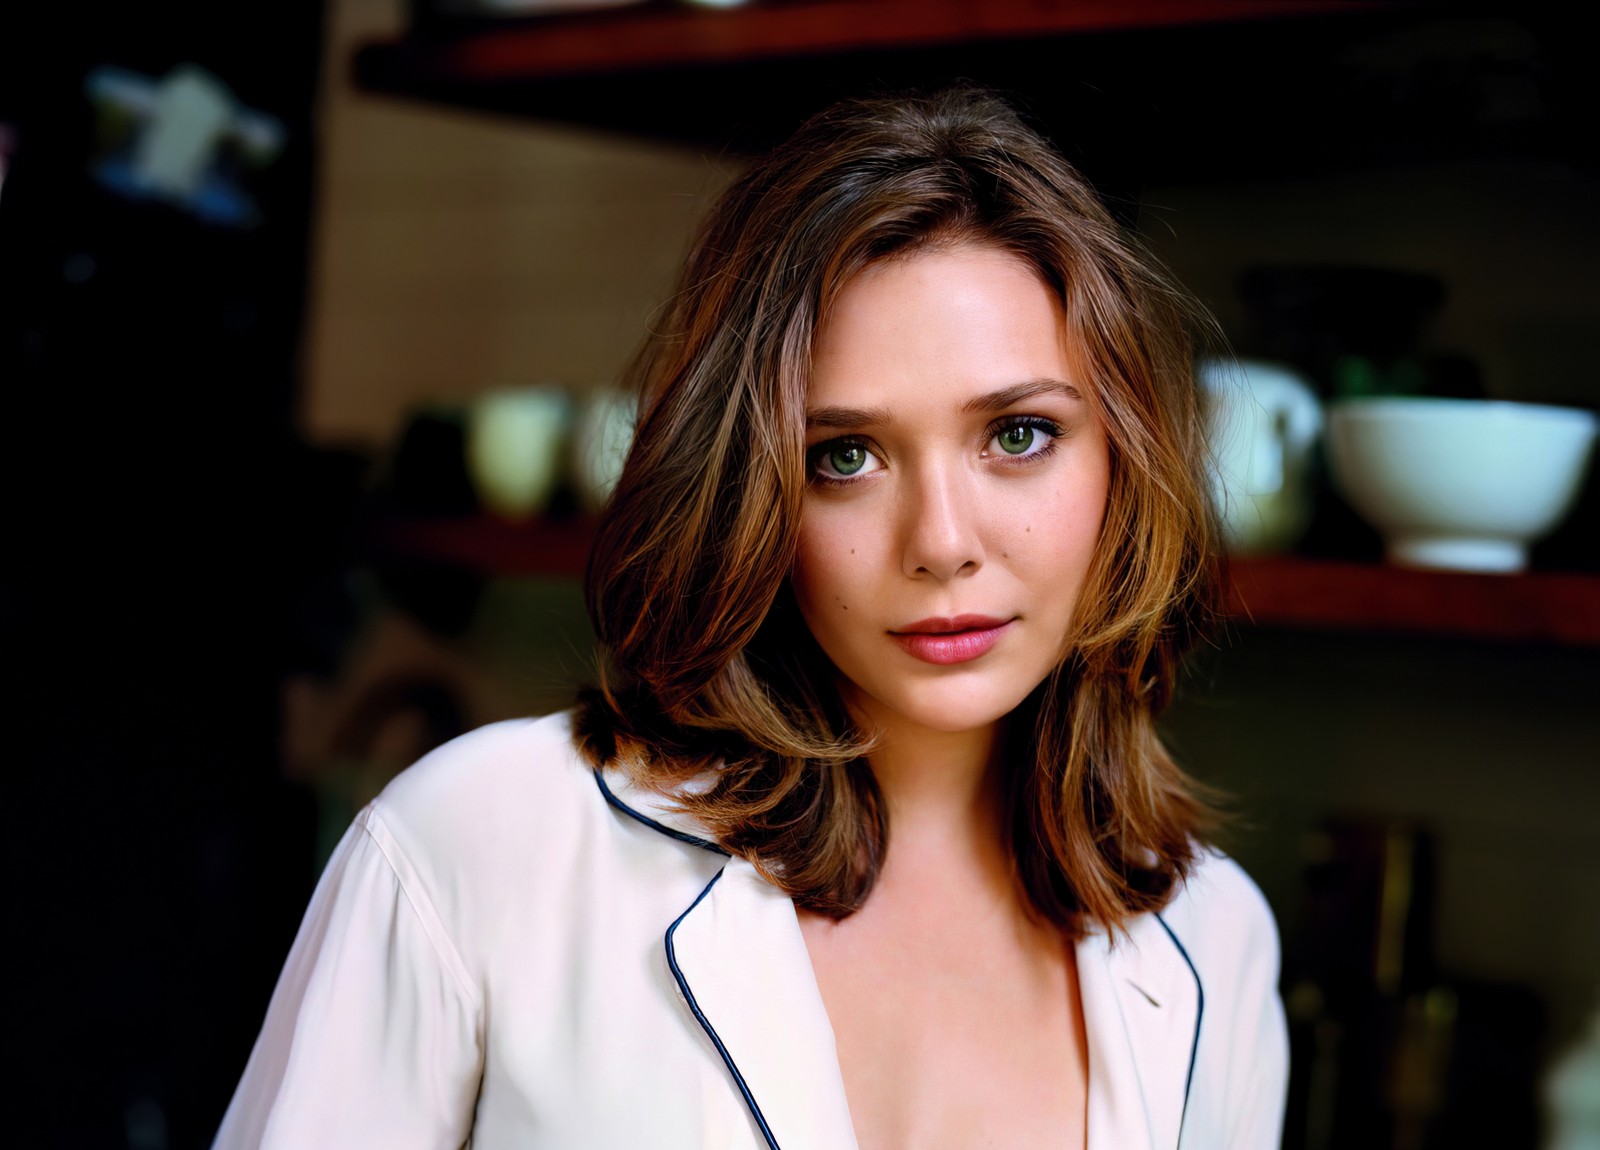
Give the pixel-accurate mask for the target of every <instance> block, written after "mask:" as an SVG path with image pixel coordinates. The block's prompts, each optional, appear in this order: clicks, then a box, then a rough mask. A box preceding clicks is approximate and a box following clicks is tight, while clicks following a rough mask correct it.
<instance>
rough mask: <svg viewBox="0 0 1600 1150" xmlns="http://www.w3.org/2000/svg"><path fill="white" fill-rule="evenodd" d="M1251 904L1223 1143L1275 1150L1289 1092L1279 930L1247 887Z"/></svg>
mask: <svg viewBox="0 0 1600 1150" xmlns="http://www.w3.org/2000/svg"><path fill="white" fill-rule="evenodd" d="M1251 893H1252V895H1253V896H1254V902H1255V904H1256V905H1255V906H1254V907H1253V912H1254V913H1252V914H1251V915H1250V916H1249V918H1248V921H1247V924H1246V926H1245V930H1244V937H1245V939H1246V940H1247V942H1246V945H1245V946H1244V948H1243V953H1244V961H1243V964H1242V967H1241V969H1240V971H1239V982H1238V992H1237V996H1236V998H1235V1012H1234V1016H1233V1019H1232V1027H1233V1035H1234V1049H1233V1051H1232V1054H1231V1057H1230V1067H1229V1079H1230V1089H1229V1102H1230V1105H1229V1111H1230V1113H1229V1126H1230V1136H1229V1138H1228V1140H1227V1143H1226V1145H1228V1146H1229V1147H1237V1148H1240V1150H1243V1148H1245V1147H1251V1148H1255V1150H1277V1147H1278V1145H1279V1144H1280V1142H1281V1141H1282V1137H1283V1117H1284V1106H1285V1103H1286V1101H1287V1097H1288V1091H1289V1028H1288V1024H1287V1022H1286V1021H1285V1019H1284V1012H1283V999H1282V998H1281V997H1280V996H1279V994H1278V964H1279V944H1278V928H1277V924H1276V922H1275V921H1274V919H1273V917H1272V912H1271V910H1269V909H1268V907H1267V905H1266V900H1265V899H1262V898H1261V896H1260V894H1259V893H1258V892H1256V891H1255V890H1254V888H1253V887H1252V888H1251Z"/></svg>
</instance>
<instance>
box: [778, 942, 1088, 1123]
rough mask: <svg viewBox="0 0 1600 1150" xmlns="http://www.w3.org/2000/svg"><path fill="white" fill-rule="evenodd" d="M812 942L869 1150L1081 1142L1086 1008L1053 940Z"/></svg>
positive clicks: (1065, 955)
mask: <svg viewBox="0 0 1600 1150" xmlns="http://www.w3.org/2000/svg"><path fill="white" fill-rule="evenodd" d="M852 927H853V928H856V929H850V928H852ZM802 931H803V933H804V934H805V937H806V943H807V947H808V949H809V950H810V953H811V960H812V967H813V969H814V970H815V972H816V976H817V984H818V987H819V988H820V990H821V992H822V998H823V1002H824V1004H825V1005H826V1007H827V1010H828V1017H829V1020H830V1022H831V1023H832V1025H833V1031H834V1038H835V1041H836V1044H837V1049H838V1055H839V1068H840V1072H841V1074H842V1076H843V1079H844V1086H845V1094H846V1096H847V1098H848V1100H849V1104H850V1115H851V1119H852V1122H853V1124H854V1126H855V1130H856V1137H857V1140H858V1142H859V1144H860V1146H861V1150H899V1148H902V1147H918V1148H937V1147H946V1146H948V1147H976V1146H997V1147H998V1146H1004V1147H1007V1148H1015V1150H1027V1148H1030V1147H1035V1146H1039V1147H1044V1146H1049V1147H1052V1148H1059V1147H1063V1146H1069V1147H1070V1146H1082V1145H1084V1140H1085V1115H1086V1112H1087V1101H1088V1055H1087V1043H1086V1038H1085V1033H1084V1022H1083V1009H1082V1002H1081V998H1080V996H1079V992H1078V980H1077V971H1076V966H1075V963H1074V960H1073V951H1072V947H1071V945H1070V944H1068V943H1067V942H1066V941H1065V940H1063V939H1061V938H1060V936H1059V935H1058V934H1056V933H1055V932H1054V931H1053V930H1050V929H1049V928H1043V929H1033V930H1026V931H1023V932H1020V933H1019V932H1018V931H1017V930H1016V929H1014V928H1008V927H1004V926H1002V927H1000V928H996V927H995V926H993V925H991V926H990V927H989V928H987V929H981V928H980V929H974V930H968V931H965V932H955V931H949V932H947V931H931V932H930V931H925V930H920V929H913V930H908V929H904V928H901V929H896V928H895V927H894V925H893V924H890V925H888V926H884V925H883V924H880V923H874V922H866V921H864V922H860V923H857V922H855V921H854V920H847V921H846V922H845V923H841V924H833V923H828V922H826V921H824V920H810V921H808V920H806V919H802Z"/></svg>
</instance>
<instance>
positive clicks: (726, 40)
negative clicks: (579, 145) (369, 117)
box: [363, 0, 1393, 84]
mask: <svg viewBox="0 0 1600 1150" xmlns="http://www.w3.org/2000/svg"><path fill="white" fill-rule="evenodd" d="M1392 6H1393V5H1392V3H1391V4H1385V3H1382V2H1381V0H1297V2H1296V3H1294V4H1293V5H1285V4H1284V3H1283V0H1141V2H1140V3H1138V4H1127V3H1122V2H1119V0H982V2H981V3H973V2H972V0H789V2H787V3H785V2H781V0H780V2H777V3H772V2H769V3H759V2H758V3H752V4H749V5H746V6H744V7H739V8H732V9H723V10H717V11H713V10H710V9H706V8H698V7H692V6H690V5H687V4H682V3H679V4H671V3H656V4H647V5H639V6H632V7H624V8H620V9H603V10H600V11H591V12H572V13H565V14H555V15H548V16H542V17H534V18H528V19H523V20H517V21H504V20H501V21H496V22H494V23H493V24H492V25H490V26H486V25H485V22H484V21H476V22H474V23H473V24H471V25H464V26H460V27H461V28H464V29H466V30H465V31H462V30H458V32H457V34H456V35H455V36H439V37H436V38H434V39H432V40H431V41H430V40H411V41H391V42H387V43H379V44H373V45H370V46H368V47H367V48H365V49H363V56H364V58H365V63H364V66H365V67H370V68H382V67H384V66H385V64H386V63H392V64H395V65H398V66H399V68H401V69H403V70H407V71H410V72H411V73H412V74H413V75H414V76H415V77H417V78H418V79H423V78H427V77H433V78H449V79H453V80H459V81H464V82H470V83H479V84H496V83H506V82H510V81H518V80H526V79H529V78H532V77H544V78H554V77H558V76H595V75H619V74H623V73H628V72H638V71H649V70H657V69H676V68H697V67H704V66H707V65H717V64H729V63H735V62H737V63H747V62H751V61H756V60H774V59H785V60H788V59H795V58H798V57H820V56H836V55H841V54H849V53H857V52H866V51H881V50H886V49H887V50H903V49H914V48H919V47H929V46H935V45H948V44H967V45H971V44H978V43H982V42H984V41H990V40H1006V39H1019V38H1023V37H1056V36H1067V35H1076V34H1082V33H1086V32H1105V31H1121V30H1128V29H1134V28H1157V27H1171V26H1175V25H1196V24H1213V23H1222V22H1237V21H1244V20H1261V19H1274V20H1282V19H1284V18H1285V17H1286V16H1288V17H1300V16H1305V15H1310V14H1314V13H1319V12H1343V13H1348V12H1352V11H1358V10H1361V9H1373V8H1383V7H1392Z"/></svg>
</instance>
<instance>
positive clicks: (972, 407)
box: [806, 379, 1083, 431]
mask: <svg viewBox="0 0 1600 1150" xmlns="http://www.w3.org/2000/svg"><path fill="white" fill-rule="evenodd" d="M1038 395H1060V396H1064V397H1066V398H1067V399H1071V400H1077V401H1080V402H1081V401H1082V399H1083V393H1082V392H1080V391H1079V390H1078V389H1077V388H1076V387H1073V386H1072V384H1070V383H1065V382H1063V381H1061V380H1059V379H1028V380H1024V381H1023V382H1021V383H1014V384H1012V385H1011V386H1009V387H1002V388H1000V389H999V390H998V391H991V392H988V393H987V394H985V395H979V396H974V397H973V398H972V399H969V400H967V402H966V403H964V404H962V405H961V410H962V411H963V412H966V413H968V414H972V413H976V412H984V411H1004V410H1005V409H1006V408H1008V407H1010V406H1012V405H1013V404H1017V403H1021V402H1022V401H1023V400H1025V399H1032V398H1034V397H1035V396H1038ZM893 422H894V417H893V416H892V415H890V413H889V410H888V409H887V408H883V407H819V408H816V409H815V410H814V411H808V412H806V426H807V427H808V428H809V427H821V428H828V429H831V430H834V431H850V430H854V429H856V428H861V427H881V426H883V425H884V424H889V423H893Z"/></svg>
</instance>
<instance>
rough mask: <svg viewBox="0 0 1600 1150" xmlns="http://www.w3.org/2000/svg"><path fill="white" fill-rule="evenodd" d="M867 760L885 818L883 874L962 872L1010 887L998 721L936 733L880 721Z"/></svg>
mask: <svg viewBox="0 0 1600 1150" xmlns="http://www.w3.org/2000/svg"><path fill="white" fill-rule="evenodd" d="M876 729H877V730H878V732H879V742H878V745H877V748H876V749H875V750H874V751H873V752H872V755H871V756H870V761H871V764H872V773H873V776H874V777H875V778H876V779H877V782H878V790H879V792H880V793H881V794H882V796H883V801H884V804H885V807H886V810H887V812H888V816H889V851H888V855H887V856H886V858H885V860H884V863H885V865H884V873H883V876H882V877H883V879H885V880H892V879H893V878H894V877H895V876H896V875H917V876H920V879H919V881H923V882H925V881H927V880H928V879H930V878H933V877H935V876H937V875H941V874H942V875H946V876H950V875H953V874H955V873H958V872H965V874H966V875H967V877H968V881H970V880H971V879H972V878H979V877H981V880H982V881H983V882H985V883H986V884H987V883H999V884H1003V885H1005V886H1008V887H1009V886H1010V885H1011V883H1012V879H1011V877H1010V874H1011V869H1010V862H1009V859H1008V857H1007V852H1006V847H1005V834H1004V828H1003V825H1002V818H1003V812H1002V803H1001V774H1000V772H1001V764H1000V761H999V753H998V752H999V742H1000V727H999V725H998V724H991V725H989V726H987V727H980V728H978V729H976V730H971V731H935V730H930V729H928V728H926V727H910V726H907V725H906V724H903V723H879V724H878V725H877V728H876Z"/></svg>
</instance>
